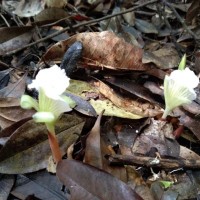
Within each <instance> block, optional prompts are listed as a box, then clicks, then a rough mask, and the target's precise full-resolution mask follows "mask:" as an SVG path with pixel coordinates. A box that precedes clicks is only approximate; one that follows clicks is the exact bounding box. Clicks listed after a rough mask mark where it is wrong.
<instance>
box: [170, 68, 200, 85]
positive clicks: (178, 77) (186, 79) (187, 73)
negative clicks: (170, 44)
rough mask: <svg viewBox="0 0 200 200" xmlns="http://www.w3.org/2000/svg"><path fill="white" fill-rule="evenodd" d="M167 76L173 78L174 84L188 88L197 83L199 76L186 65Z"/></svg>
mask: <svg viewBox="0 0 200 200" xmlns="http://www.w3.org/2000/svg"><path fill="white" fill-rule="evenodd" d="M169 78H170V79H172V80H175V81H176V84H181V85H183V86H185V87H188V88H195V87H197V86H198V84H199V78H198V77H197V76H196V75H195V74H194V72H193V71H191V70H190V69H189V68H188V67H186V68H185V70H174V71H173V72H172V73H171V74H170V76H169Z"/></svg>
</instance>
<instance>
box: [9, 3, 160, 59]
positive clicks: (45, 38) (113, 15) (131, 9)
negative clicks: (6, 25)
mask: <svg viewBox="0 0 200 200" xmlns="http://www.w3.org/2000/svg"><path fill="white" fill-rule="evenodd" d="M156 2H158V0H151V1H148V2H146V3H143V4H141V5H139V6H135V7H132V8H130V9H127V10H125V11H122V12H119V13H115V14H112V15H107V16H105V17H101V18H99V19H93V20H90V21H87V22H83V23H79V24H76V25H74V26H72V28H74V29H75V28H78V27H81V26H86V25H91V24H95V23H97V22H100V21H103V20H106V19H110V18H112V17H116V16H118V15H122V14H125V13H128V12H132V11H134V10H136V9H138V8H141V7H143V6H146V5H149V4H153V3H156ZM69 29H70V27H66V28H64V29H62V30H59V31H57V32H55V33H53V34H51V35H49V36H47V37H44V38H42V39H40V40H37V41H35V42H32V43H30V44H28V45H25V46H23V47H21V48H18V49H15V50H13V51H10V52H8V53H6V56H9V55H12V54H15V53H17V52H18V51H21V50H23V49H26V48H28V47H31V46H33V45H35V44H38V43H40V42H43V41H45V40H48V39H51V38H53V37H55V36H57V35H60V34H61V33H63V32H65V31H67V30H69Z"/></svg>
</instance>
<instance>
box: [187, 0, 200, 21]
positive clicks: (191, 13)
mask: <svg viewBox="0 0 200 200" xmlns="http://www.w3.org/2000/svg"><path fill="white" fill-rule="evenodd" d="M199 8H200V1H199V0H193V1H192V4H191V5H190V7H189V9H188V11H187V14H186V22H187V23H191V22H192V20H193V19H194V18H195V17H196V16H197V15H198V14H199Z"/></svg>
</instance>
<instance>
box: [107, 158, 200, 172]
mask: <svg viewBox="0 0 200 200" xmlns="http://www.w3.org/2000/svg"><path fill="white" fill-rule="evenodd" d="M108 160H109V162H110V164H117V165H119V164H124V165H139V166H141V165H142V166H146V167H160V168H164V169H177V168H180V167H183V168H190V169H198V168H200V160H192V159H188V160H185V159H167V158H163V159H159V162H158V163H155V162H153V161H154V160H155V158H152V157H146V156H136V155H131V156H126V155H109V156H108Z"/></svg>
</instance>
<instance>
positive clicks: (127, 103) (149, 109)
mask: <svg viewBox="0 0 200 200" xmlns="http://www.w3.org/2000/svg"><path fill="white" fill-rule="evenodd" d="M94 85H95V87H96V88H97V89H98V90H99V92H100V93H101V94H102V95H104V96H105V97H106V98H108V99H109V100H110V101H111V102H112V103H113V104H115V105H116V106H117V107H119V108H122V109H124V110H125V111H127V112H131V113H133V114H136V115H140V116H142V117H153V116H156V115H158V114H160V113H162V110H161V108H159V107H158V106H156V105H153V104H151V103H149V102H143V101H141V100H140V99H138V98H136V100H133V99H132V98H129V97H124V96H122V95H121V94H119V93H117V92H116V91H114V90H113V89H112V88H110V87H109V86H108V85H106V84H105V83H103V82H102V81H98V82H95V83H94Z"/></svg>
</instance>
